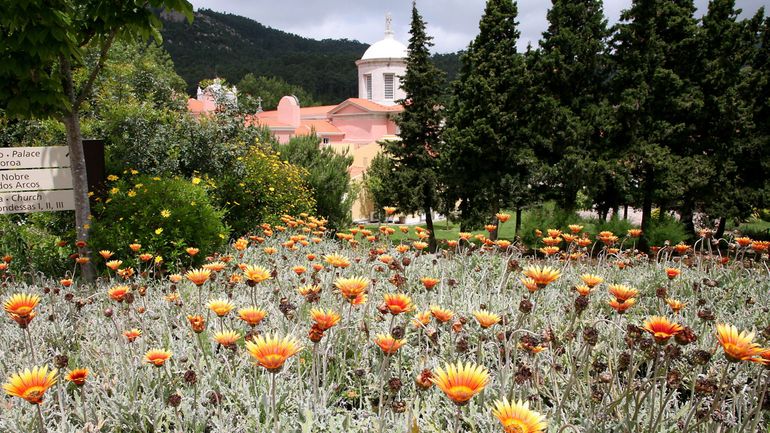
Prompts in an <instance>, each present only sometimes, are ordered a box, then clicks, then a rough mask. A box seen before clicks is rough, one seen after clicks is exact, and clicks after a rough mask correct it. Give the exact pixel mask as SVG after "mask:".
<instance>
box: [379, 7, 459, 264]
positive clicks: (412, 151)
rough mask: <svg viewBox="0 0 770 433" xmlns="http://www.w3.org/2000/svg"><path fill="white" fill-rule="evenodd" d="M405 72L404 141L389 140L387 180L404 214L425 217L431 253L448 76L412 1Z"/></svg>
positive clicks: (399, 121) (400, 121)
mask: <svg viewBox="0 0 770 433" xmlns="http://www.w3.org/2000/svg"><path fill="white" fill-rule="evenodd" d="M409 32H410V34H411V37H410V38H409V47H408V48H409V54H408V56H407V59H406V74H405V75H404V76H403V77H402V78H401V88H402V89H403V90H404V92H405V94H406V97H405V98H404V99H403V100H401V101H398V102H399V103H400V104H402V105H403V106H404V111H403V112H402V113H401V114H400V115H399V116H398V118H397V119H396V124H397V125H398V127H399V129H400V132H399V137H400V138H401V140H400V141H390V142H387V143H386V145H385V150H386V152H387V153H388V154H389V155H390V156H391V158H392V159H393V166H394V168H395V170H394V171H393V176H391V177H389V178H387V179H386V181H387V182H388V185H389V186H390V187H391V188H392V190H393V191H396V192H397V193H396V195H397V199H396V203H392V204H393V205H395V206H397V207H398V209H399V211H400V212H403V213H414V212H418V211H419V212H423V213H424V214H425V222H426V227H427V229H428V230H429V233H430V239H429V244H430V248H431V251H435V249H436V238H435V234H434V231H433V209H435V207H436V204H437V201H438V194H437V192H436V191H437V189H438V178H437V169H438V146H439V142H440V140H441V133H442V119H443V116H444V114H443V111H444V105H443V91H444V90H443V89H444V87H445V84H444V81H445V80H444V74H443V73H442V72H441V71H439V70H438V69H437V68H436V66H435V65H434V64H433V63H432V62H431V60H430V51H429V49H430V47H431V46H432V45H433V43H432V42H431V40H432V38H431V37H430V36H428V35H427V34H426V33H425V22H424V21H423V19H422V16H420V13H419V12H418V11H417V5H416V3H415V2H413V3H412V24H411V29H410V31H409Z"/></svg>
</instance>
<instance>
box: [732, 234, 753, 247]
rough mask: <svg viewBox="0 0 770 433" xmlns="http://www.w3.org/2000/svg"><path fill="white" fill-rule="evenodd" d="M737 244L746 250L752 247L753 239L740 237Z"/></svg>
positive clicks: (736, 241) (736, 240)
mask: <svg viewBox="0 0 770 433" xmlns="http://www.w3.org/2000/svg"><path fill="white" fill-rule="evenodd" d="M735 243H737V244H738V245H739V246H741V247H743V248H745V247H747V246H749V245H751V238H749V237H745V236H744V237H740V238H735Z"/></svg>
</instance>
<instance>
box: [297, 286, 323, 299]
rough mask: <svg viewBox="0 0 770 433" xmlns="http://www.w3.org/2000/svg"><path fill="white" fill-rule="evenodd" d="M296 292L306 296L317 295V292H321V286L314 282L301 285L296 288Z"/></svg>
mask: <svg viewBox="0 0 770 433" xmlns="http://www.w3.org/2000/svg"><path fill="white" fill-rule="evenodd" d="M297 292H298V293H299V294H300V295H302V296H304V297H308V296H310V295H317V294H318V293H320V292H321V286H317V285H314V284H312V285H307V286H302V287H298V288H297Z"/></svg>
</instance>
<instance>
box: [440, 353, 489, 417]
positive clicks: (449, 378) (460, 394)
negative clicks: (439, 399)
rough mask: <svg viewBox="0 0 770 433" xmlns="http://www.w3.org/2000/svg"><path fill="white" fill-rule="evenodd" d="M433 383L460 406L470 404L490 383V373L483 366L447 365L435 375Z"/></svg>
mask: <svg viewBox="0 0 770 433" xmlns="http://www.w3.org/2000/svg"><path fill="white" fill-rule="evenodd" d="M430 380H431V382H433V383H434V384H436V386H438V387H439V389H441V391H443V392H444V394H446V396H447V397H449V399H450V400H452V401H453V402H454V403H455V404H457V405H458V406H461V405H464V404H466V403H468V401H469V400H470V399H471V398H472V397H473V396H474V395H476V394H478V393H479V392H481V391H482V390H483V389H484V387H485V386H487V383H489V372H488V371H487V369H486V368H485V367H484V366H483V365H476V364H471V363H470V362H469V363H467V364H465V365H463V364H462V362H458V363H457V364H449V363H447V364H445V365H444V367H443V368H441V367H439V368H437V369H436V372H435V373H433V377H432V378H431V379H430Z"/></svg>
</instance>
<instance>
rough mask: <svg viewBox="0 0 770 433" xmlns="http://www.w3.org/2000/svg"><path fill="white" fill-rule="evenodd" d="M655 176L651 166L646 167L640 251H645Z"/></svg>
mask: <svg viewBox="0 0 770 433" xmlns="http://www.w3.org/2000/svg"><path fill="white" fill-rule="evenodd" d="M654 179H655V176H654V174H653V172H652V168H651V167H648V168H647V170H646V172H645V176H644V198H643V200H642V233H643V235H642V239H641V242H640V245H639V249H640V250H641V251H647V249H648V243H647V237H646V236H645V234H646V233H647V230H649V228H650V222H651V221H650V218H651V217H652V192H653V188H654V184H653V180H654Z"/></svg>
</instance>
